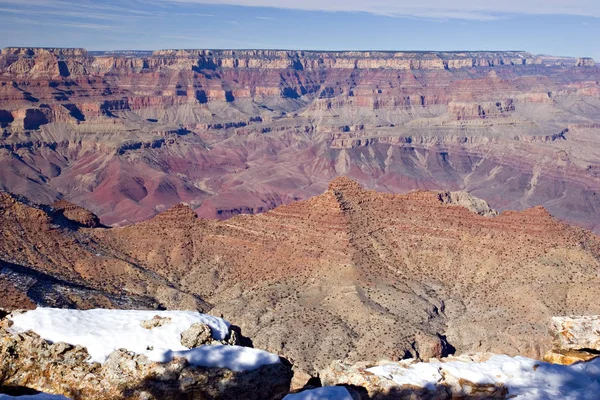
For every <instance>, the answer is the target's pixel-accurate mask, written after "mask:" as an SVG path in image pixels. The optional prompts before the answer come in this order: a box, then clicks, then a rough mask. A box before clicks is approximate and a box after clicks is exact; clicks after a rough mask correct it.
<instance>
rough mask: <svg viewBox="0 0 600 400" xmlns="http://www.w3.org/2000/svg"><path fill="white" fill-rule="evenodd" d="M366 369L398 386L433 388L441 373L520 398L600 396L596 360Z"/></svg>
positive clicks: (501, 360) (496, 359)
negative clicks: (502, 388) (496, 386)
mask: <svg viewBox="0 0 600 400" xmlns="http://www.w3.org/2000/svg"><path fill="white" fill-rule="evenodd" d="M367 371H369V372H371V373H373V374H375V375H378V376H381V377H384V378H388V379H391V380H393V381H394V382H396V383H397V384H399V385H406V384H412V385H415V386H419V387H434V386H435V385H436V383H438V382H439V381H440V380H441V379H442V375H441V374H442V373H444V374H446V375H452V376H454V377H456V378H458V379H466V380H468V381H471V382H474V383H480V384H502V385H504V386H506V387H507V388H508V391H509V395H511V396H515V398H516V399H523V400H525V399H526V400H555V399H565V400H598V399H600V359H597V360H593V361H590V362H588V363H579V364H576V365H569V366H564V365H554V364H549V363H544V362H541V361H536V360H532V359H529V358H525V357H509V356H505V355H496V356H492V357H490V359H489V360H487V361H485V362H481V363H476V362H463V361H450V362H446V363H443V362H439V361H438V362H431V363H417V364H412V365H409V366H408V367H407V368H404V367H402V366H400V365H397V364H389V365H383V366H378V367H373V368H369V369H368V370H367Z"/></svg>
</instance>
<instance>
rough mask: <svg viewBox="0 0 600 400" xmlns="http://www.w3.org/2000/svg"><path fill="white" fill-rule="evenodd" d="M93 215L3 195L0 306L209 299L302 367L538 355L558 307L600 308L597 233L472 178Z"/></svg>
mask: <svg viewBox="0 0 600 400" xmlns="http://www.w3.org/2000/svg"><path fill="white" fill-rule="evenodd" d="M91 221H95V218H93V217H91V216H90V214H89V213H88V212H85V210H82V209H80V208H77V207H76V206H74V205H69V206H68V205H67V204H65V202H64V201H62V202H60V203H59V204H58V206H57V207H48V206H38V205H35V204H31V203H27V202H26V201H25V200H24V199H22V198H17V197H15V196H9V195H6V194H3V195H2V196H1V197H0V237H1V238H2V240H0V268H1V272H2V279H1V280H0V284H1V285H2V288H3V293H6V295H5V296H3V297H2V298H0V307H3V308H7V309H15V308H17V309H18V308H35V306H36V305H38V306H45V307H59V308H78V309H91V308H120V309H132V308H133V309H136V308H138V309H139V308H141V309H170V310H178V309H191V310H203V311H204V312H208V313H210V314H212V315H215V316H218V317H220V316H226V317H227V319H228V320H229V321H230V322H231V323H232V324H234V325H235V326H238V327H239V328H240V329H241V332H242V334H243V335H245V336H248V337H251V338H252V341H253V344H254V345H255V346H256V347H257V348H260V349H264V350H267V351H269V352H271V353H274V354H278V355H281V356H283V357H285V358H286V359H287V360H289V361H290V362H291V363H292V364H293V366H294V370H295V374H296V376H299V377H302V376H305V377H306V380H308V379H309V378H310V377H311V376H316V375H317V374H318V371H320V370H322V369H323V368H325V367H327V366H328V365H330V363H331V362H332V361H333V360H344V361H347V362H349V363H353V362H359V361H363V360H380V359H388V360H401V359H404V358H408V357H412V358H419V359H422V360H427V359H429V358H431V357H442V356H446V355H449V354H453V353H457V354H464V353H467V352H493V353H496V354H507V355H512V356H514V355H522V356H528V357H532V358H535V359H541V358H542V357H543V356H544V354H546V353H547V352H548V351H549V350H550V349H551V347H552V343H551V338H550V337H549V335H548V333H547V331H548V327H549V325H550V321H551V319H552V317H554V316H563V315H600V307H599V305H598V302H597V301H596V300H597V298H598V296H599V295H600V293H599V292H598V291H599V288H600V276H599V275H598V269H599V268H600V238H599V237H598V236H597V235H595V234H593V233H591V232H590V231H588V230H585V229H582V228H578V227H573V226H569V225H567V224H565V223H563V222H561V221H559V220H558V219H556V218H554V217H552V216H551V215H550V214H549V213H548V211H547V210H545V209H544V208H542V207H535V208H531V209H528V210H525V211H522V212H516V211H505V212H501V213H496V212H495V211H494V210H492V209H491V208H489V206H487V204H486V203H485V202H482V201H481V200H479V199H476V198H474V197H472V196H470V195H468V194H466V193H464V192H459V193H450V192H444V191H414V192H411V193H408V194H403V195H393V194H387V193H379V192H375V191H369V190H365V189H363V188H361V187H360V185H359V184H358V183H356V182H354V181H352V180H350V179H348V178H346V177H339V178H336V179H335V180H334V181H332V182H331V183H330V184H329V186H328V189H327V190H326V191H325V192H324V193H322V194H320V195H318V196H316V197H312V198H310V199H308V200H303V201H298V202H293V203H291V204H289V205H285V206H279V207H277V208H275V209H273V210H270V211H267V212H264V213H261V214H259V215H239V216H235V217H232V218H230V219H227V220H225V221H218V220H217V221H216V220H207V219H199V218H198V217H197V215H196V213H195V212H194V211H193V210H192V209H191V208H190V207H188V206H184V205H177V206H175V207H173V208H171V209H169V210H167V211H165V212H163V213H160V214H158V215H157V216H155V217H154V218H152V219H150V220H147V221H144V222H140V223H136V224H132V225H128V226H124V227H113V228H108V227H106V226H102V225H99V226H90V225H93V223H92V224H90V222H91ZM306 380H305V381H306Z"/></svg>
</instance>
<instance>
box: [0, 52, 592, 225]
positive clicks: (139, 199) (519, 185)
mask: <svg viewBox="0 0 600 400" xmlns="http://www.w3.org/2000/svg"><path fill="white" fill-rule="evenodd" d="M598 71H599V69H598V68H597V67H595V66H593V62H592V60H590V59H585V58H582V59H579V60H577V59H569V58H560V57H550V56H540V57H538V56H534V55H531V54H529V53H526V52H446V53H444V52H377V51H371V52H310V51H272V50H241V51H240V50H161V51H156V52H154V53H151V52H90V53H88V52H86V51H85V50H84V49H43V48H7V49H4V50H3V51H2V53H1V54H0V171H1V172H0V189H3V190H7V191H9V192H12V193H16V194H23V195H26V196H28V197H30V198H32V199H33V200H35V201H36V202H40V203H45V204H52V203H54V202H55V201H57V200H59V199H63V198H64V199H65V200H67V201H69V202H71V203H74V204H77V205H79V206H83V207H85V208H88V209H90V210H91V211H92V212H94V213H95V214H96V215H98V216H99V218H100V220H101V222H102V223H103V224H106V225H127V224H131V223H133V222H138V221H142V220H146V219H148V218H151V217H152V216H154V215H156V214H157V213H158V212H161V211H164V210H165V209H168V208H169V207H171V206H174V205H176V204H178V203H180V202H185V203H187V204H190V205H191V206H192V207H193V208H194V209H196V210H197V212H198V213H199V215H201V216H203V217H208V218H218V219H225V218H229V217H231V216H234V215H238V214H240V213H258V212H263V211H265V210H269V209H272V208H274V207H276V206H278V205H281V204H288V203H290V202H291V201H294V200H297V199H305V198H308V197H310V196H313V195H316V194H318V193H320V192H322V191H323V190H325V189H326V187H327V183H328V182H329V181H330V180H331V179H333V178H334V177H336V176H338V175H346V176H349V177H351V178H353V179H356V180H358V181H359V182H361V183H362V184H364V185H366V186H367V187H369V188H371V189H377V190H380V191H387V192H395V193H405V192H407V191H409V190H412V189H423V188H425V189H438V190H451V191H457V190H464V191H467V192H469V193H472V194H473V195H476V196H477V197H480V198H483V199H484V200H486V201H487V202H488V203H490V205H491V206H492V207H493V208H495V209H498V210H506V209H520V210H522V209H525V208H528V207H531V206H534V205H538V204H543V205H545V206H546V207H547V208H548V209H549V210H550V211H551V212H552V213H553V214H554V215H556V216H557V217H559V218H562V219H563V220H565V221H567V222H570V223H576V224H579V225H581V226H584V227H586V228H589V229H593V230H598V229H600V228H598V227H599V226H600V225H599V224H600V220H599V219H598V215H600V212H598V211H599V210H600V200H599V197H598V196H596V195H595V193H597V192H598V190H600V175H599V174H598V173H597V171H598V168H600V167H599V166H598V160H599V159H600V154H597V151H596V150H594V149H596V148H598V146H596V145H595V144H596V143H597V139H598V135H597V134H596V131H597V129H598V128H597V126H596V125H598V123H599V119H598V118H599V117H598V116H599V115H600V111H599V110H600V87H599V85H598V82H599V81H600V73H599V72H598Z"/></svg>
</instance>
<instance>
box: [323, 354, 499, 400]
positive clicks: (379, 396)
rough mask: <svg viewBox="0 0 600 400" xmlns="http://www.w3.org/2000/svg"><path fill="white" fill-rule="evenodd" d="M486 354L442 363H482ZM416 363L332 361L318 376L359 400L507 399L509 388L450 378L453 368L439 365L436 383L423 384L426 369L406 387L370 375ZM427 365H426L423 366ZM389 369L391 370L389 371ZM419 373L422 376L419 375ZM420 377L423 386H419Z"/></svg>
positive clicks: (452, 376) (408, 382) (388, 379)
mask: <svg viewBox="0 0 600 400" xmlns="http://www.w3.org/2000/svg"><path fill="white" fill-rule="evenodd" d="M490 356H491V355H489V354H487V355H486V354H477V355H473V356H462V357H453V358H449V359H446V360H444V361H445V362H455V361H460V362H468V363H473V362H482V361H485V360H486V359H488V358H489V357H490ZM415 363H417V361H416V360H405V361H402V362H398V363H392V362H390V361H379V362H359V363H356V364H352V365H350V364H345V363H343V362H339V361H336V362H333V363H332V364H331V366H330V367H329V368H327V369H325V370H323V371H321V374H320V377H321V380H322V382H323V384H324V385H327V386H334V385H343V386H345V387H348V388H349V390H350V391H351V392H353V393H356V394H355V396H356V397H358V398H359V399H365V400H367V399H372V400H384V399H405V398H408V399H418V400H421V399H422V400H425V399H439V400H459V399H465V398H466V399H482V400H483V399H486V400H490V399H498V400H500V399H506V398H507V396H508V389H507V388H506V387H504V386H503V385H494V384H482V383H478V382H473V381H469V380H468V379H464V378H463V377H461V376H456V375H453V373H452V372H453V371H452V369H444V363H440V378H441V379H435V380H434V381H435V384H425V382H428V379H431V377H430V376H429V374H428V372H429V371H426V370H420V371H418V372H416V374H417V375H416V376H412V379H410V378H409V379H407V382H406V384H400V383H398V382H396V381H394V380H393V378H392V377H391V375H390V376H387V377H386V376H380V375H378V374H375V373H373V372H371V371H370V370H371V369H373V368H377V367H381V366H387V367H388V368H389V367H390V366H392V365H393V366H394V368H396V369H398V370H399V371H401V372H404V371H406V372H408V368H410V366H411V365H422V364H418V363H417V364H415ZM423 364H426V363H423ZM390 369H391V368H390ZM419 374H421V375H420V376H419ZM419 378H421V379H422V382H423V385H422V386H421V387H419V386H418V385H417V383H419Z"/></svg>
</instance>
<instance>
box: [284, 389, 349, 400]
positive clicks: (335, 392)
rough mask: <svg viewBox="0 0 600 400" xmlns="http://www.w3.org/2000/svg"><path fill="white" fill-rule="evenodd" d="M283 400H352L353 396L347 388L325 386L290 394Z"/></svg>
mask: <svg viewBox="0 0 600 400" xmlns="http://www.w3.org/2000/svg"><path fill="white" fill-rule="evenodd" d="M283 400H352V396H350V393H349V392H348V390H346V388H345V387H341V386H325V387H321V388H317V389H313V390H305V391H304V392H300V393H296V394H288V395H287V396H285V397H284V398H283Z"/></svg>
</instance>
